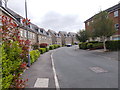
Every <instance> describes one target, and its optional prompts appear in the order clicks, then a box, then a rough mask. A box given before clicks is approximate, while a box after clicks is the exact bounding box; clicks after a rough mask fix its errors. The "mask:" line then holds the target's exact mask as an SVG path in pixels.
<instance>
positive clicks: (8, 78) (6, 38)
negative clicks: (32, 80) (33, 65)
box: [0, 16, 30, 89]
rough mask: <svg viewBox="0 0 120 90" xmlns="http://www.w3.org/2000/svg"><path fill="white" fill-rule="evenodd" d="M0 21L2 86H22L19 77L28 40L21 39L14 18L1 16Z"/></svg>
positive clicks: (24, 67)
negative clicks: (0, 25)
mask: <svg viewBox="0 0 120 90" xmlns="http://www.w3.org/2000/svg"><path fill="white" fill-rule="evenodd" d="M0 21H1V22H2V27H0V33H1V34H0V37H2V41H0V43H1V44H0V50H1V52H2V58H0V61H2V88H3V89H5V88H9V87H10V86H11V87H13V88H23V87H25V82H26V81H27V80H23V79H21V78H20V75H21V73H22V72H23V71H24V70H25V69H26V65H27V62H26V61H27V60H26V58H27V55H28V49H29V45H30V41H29V40H21V39H20V36H19V34H20V32H19V26H18V24H17V23H16V22H14V20H12V19H11V18H9V17H7V16H1V18H0Z"/></svg>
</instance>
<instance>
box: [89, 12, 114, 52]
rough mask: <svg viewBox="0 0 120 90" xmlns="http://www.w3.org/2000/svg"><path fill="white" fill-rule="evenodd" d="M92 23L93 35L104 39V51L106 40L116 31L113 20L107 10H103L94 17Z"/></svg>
mask: <svg viewBox="0 0 120 90" xmlns="http://www.w3.org/2000/svg"><path fill="white" fill-rule="evenodd" d="M91 25H92V28H93V30H92V33H93V37H100V38H102V39H103V46H104V51H106V46H105V40H106V39H107V38H108V37H110V36H112V35H113V34H114V33H115V32H116V31H115V28H114V22H113V20H111V19H110V18H109V16H108V13H107V12H105V11H101V12H100V13H99V14H97V15H96V16H95V17H94V19H93V22H92V24H91Z"/></svg>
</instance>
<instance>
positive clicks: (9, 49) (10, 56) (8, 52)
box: [0, 41, 22, 89]
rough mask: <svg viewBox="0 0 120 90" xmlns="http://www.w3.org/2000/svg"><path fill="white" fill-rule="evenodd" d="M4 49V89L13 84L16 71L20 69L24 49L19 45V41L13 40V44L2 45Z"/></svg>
mask: <svg viewBox="0 0 120 90" xmlns="http://www.w3.org/2000/svg"><path fill="white" fill-rule="evenodd" d="M0 50H1V51H2V53H1V54H2V58H1V59H2V89H4V88H9V87H10V85H11V84H12V80H13V77H14V73H16V72H17V71H18V68H19V66H20V64H21V62H22V60H21V58H20V54H21V52H22V49H21V48H20V47H19V44H18V42H17V41H15V42H11V46H7V44H4V43H3V44H2V45H0Z"/></svg>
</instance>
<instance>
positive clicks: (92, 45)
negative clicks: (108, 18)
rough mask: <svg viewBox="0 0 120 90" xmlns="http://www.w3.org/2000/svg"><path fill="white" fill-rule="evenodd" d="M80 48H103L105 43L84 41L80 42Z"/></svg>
mask: <svg viewBox="0 0 120 90" xmlns="http://www.w3.org/2000/svg"><path fill="white" fill-rule="evenodd" d="M79 48H80V49H101V48H103V43H102V42H96V41H95V42H90V43H89V42H82V43H79Z"/></svg>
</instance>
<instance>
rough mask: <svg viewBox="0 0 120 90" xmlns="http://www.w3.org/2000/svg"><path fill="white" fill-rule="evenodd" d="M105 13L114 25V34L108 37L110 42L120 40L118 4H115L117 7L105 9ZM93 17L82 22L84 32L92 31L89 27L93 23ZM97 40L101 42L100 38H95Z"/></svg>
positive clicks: (119, 9) (119, 6)
mask: <svg viewBox="0 0 120 90" xmlns="http://www.w3.org/2000/svg"><path fill="white" fill-rule="evenodd" d="M105 11H106V12H108V17H109V18H111V19H112V20H113V21H114V23H115V25H114V26H115V29H116V33H115V34H114V35H112V36H111V37H110V40H120V3H119V4H117V5H114V6H113V7H110V8H108V9H106V10H105ZM94 16H95V15H94ZM94 16H93V17H91V18H89V19H87V20H86V21H85V22H84V23H85V29H86V30H91V31H92V27H91V25H90V23H91V22H94V21H93V18H94ZM91 40H92V39H91ZM97 40H99V41H101V39H100V38H97Z"/></svg>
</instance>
